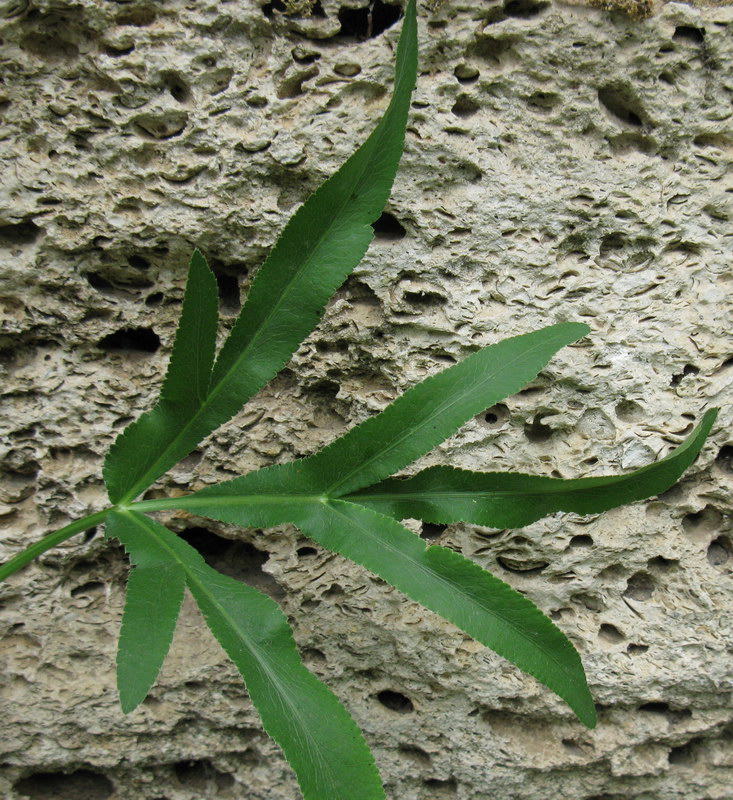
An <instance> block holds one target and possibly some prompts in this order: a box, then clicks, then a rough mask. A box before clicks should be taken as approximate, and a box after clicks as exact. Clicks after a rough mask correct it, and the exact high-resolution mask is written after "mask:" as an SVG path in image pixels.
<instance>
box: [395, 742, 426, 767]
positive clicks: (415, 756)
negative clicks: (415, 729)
mask: <svg viewBox="0 0 733 800" xmlns="http://www.w3.org/2000/svg"><path fill="white" fill-rule="evenodd" d="M399 751H400V753H401V754H402V755H403V756H407V758H409V759H410V760H411V761H415V762H416V763H418V764H429V763H430V756H429V755H428V754H427V753H426V752H425V751H424V750H422V749H421V748H420V747H417V746H416V745H413V744H401V745H400V746H399Z"/></svg>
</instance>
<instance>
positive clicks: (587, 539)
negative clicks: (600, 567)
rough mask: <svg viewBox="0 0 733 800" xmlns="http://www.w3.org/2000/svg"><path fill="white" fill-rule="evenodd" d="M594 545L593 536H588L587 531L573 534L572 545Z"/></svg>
mask: <svg viewBox="0 0 733 800" xmlns="http://www.w3.org/2000/svg"><path fill="white" fill-rule="evenodd" d="M592 546H593V537H592V536H588V534H587V533H583V534H580V535H578V536H573V538H572V539H571V540H570V547H592Z"/></svg>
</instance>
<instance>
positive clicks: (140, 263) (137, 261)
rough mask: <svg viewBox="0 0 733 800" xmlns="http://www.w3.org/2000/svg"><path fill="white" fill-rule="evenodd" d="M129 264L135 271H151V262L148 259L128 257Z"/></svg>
mask: <svg viewBox="0 0 733 800" xmlns="http://www.w3.org/2000/svg"><path fill="white" fill-rule="evenodd" d="M127 263H128V264H129V265H130V266H131V267H134V268H135V269H150V262H149V261H148V259H147V258H143V256H139V255H136V254H134V255H131V256H128V257H127Z"/></svg>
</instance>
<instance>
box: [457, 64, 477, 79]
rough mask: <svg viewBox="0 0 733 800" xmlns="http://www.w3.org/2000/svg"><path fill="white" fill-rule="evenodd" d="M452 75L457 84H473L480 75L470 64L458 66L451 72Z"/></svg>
mask: <svg viewBox="0 0 733 800" xmlns="http://www.w3.org/2000/svg"><path fill="white" fill-rule="evenodd" d="M453 74H454V75H455V76H456V80H457V81H458V82H459V83H475V82H476V81H477V80H478V79H479V76H480V74H481V73H480V72H479V71H478V69H477V68H476V67H474V66H472V65H471V64H459V65H458V66H457V67H456V68H455V69H454V70H453Z"/></svg>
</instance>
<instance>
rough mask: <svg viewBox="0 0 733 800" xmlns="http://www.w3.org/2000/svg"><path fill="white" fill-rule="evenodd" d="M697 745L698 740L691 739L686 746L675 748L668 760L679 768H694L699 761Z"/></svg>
mask: <svg viewBox="0 0 733 800" xmlns="http://www.w3.org/2000/svg"><path fill="white" fill-rule="evenodd" d="M696 744H697V740H696V739H691V740H690V741H689V742H687V743H686V744H681V745H679V746H678V747H673V748H672V749H671V750H670V751H669V753H668V755H667V760H668V761H669V763H670V764H675V765H676V766H678V767H693V766H694V765H695V762H696V761H697V756H696V753H695V745H696Z"/></svg>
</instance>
